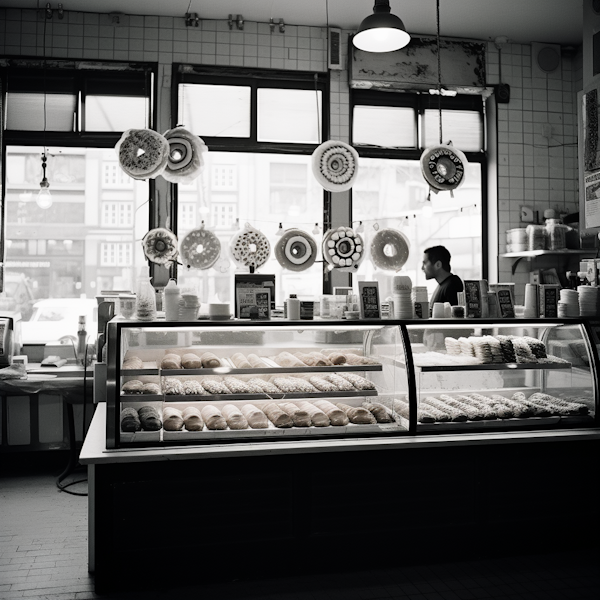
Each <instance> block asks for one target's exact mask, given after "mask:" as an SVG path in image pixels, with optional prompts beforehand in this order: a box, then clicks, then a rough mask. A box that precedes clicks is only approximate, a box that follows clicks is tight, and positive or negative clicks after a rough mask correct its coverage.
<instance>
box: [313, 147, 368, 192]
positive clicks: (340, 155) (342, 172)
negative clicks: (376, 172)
mask: <svg viewBox="0 0 600 600" xmlns="http://www.w3.org/2000/svg"><path fill="white" fill-rule="evenodd" d="M312 170H313V174H314V176H315V178H316V180H317V181H318V182H319V184H320V185H321V186H323V187H324V188H325V189H326V190H327V191H328V192H344V191H346V190H349V189H350V188H351V187H352V186H353V185H354V181H355V179H356V176H357V175H358V152H356V150H355V149H354V148H353V147H352V146H350V145H349V144H345V143H344V142H338V141H334V140H329V141H327V142H323V143H322V144H320V145H319V146H318V147H317V149H316V150H315V151H314V152H313V155H312Z"/></svg>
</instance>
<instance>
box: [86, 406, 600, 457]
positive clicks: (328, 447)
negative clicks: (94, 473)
mask: <svg viewBox="0 0 600 600" xmlns="http://www.w3.org/2000/svg"><path fill="white" fill-rule="evenodd" d="M584 439H585V440H600V429H557V430H553V431H503V432H485V433H462V434H458V435H456V434H450V435H449V434H438V435H419V436H394V437H385V438H384V437H377V438H352V439H339V438H337V439H332V440H327V439H324V440H310V439H308V440H298V441H288V442H285V441H280V442H276V443H273V442H258V443H257V442H243V443H239V444H210V445H203V446H162V447H160V448H121V449H117V450H107V449H106V404H105V403H100V404H98V406H97V407H96V412H95V414H94V418H93V420H92V423H91V425H90V428H89V430H88V433H87V436H86V438H85V441H84V443H83V448H82V449H81V453H80V455H79V462H81V463H82V464H111V463H132V462H154V461H170V460H171V461H172V460H198V459H206V458H224V457H232V456H235V455H239V456H249V455H252V456H260V455H270V454H297V453H299V452H303V453H306V452H311V453H318V452H347V451H357V450H384V449H393V450H402V449H406V448H431V447H443V446H477V445H489V444H513V443H536V442H549V441H576V440H584Z"/></svg>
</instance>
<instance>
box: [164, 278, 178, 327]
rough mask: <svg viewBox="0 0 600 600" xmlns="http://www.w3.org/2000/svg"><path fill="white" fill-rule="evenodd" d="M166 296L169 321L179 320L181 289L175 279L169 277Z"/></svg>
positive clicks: (167, 318) (166, 311) (166, 317)
mask: <svg viewBox="0 0 600 600" xmlns="http://www.w3.org/2000/svg"><path fill="white" fill-rule="evenodd" d="M164 298H165V302H164V309H165V319H166V320H167V321H177V320H178V319H179V301H180V299H181V291H180V289H179V287H177V282H176V281H175V280H174V279H169V283H167V285H166V286H165V290H164Z"/></svg>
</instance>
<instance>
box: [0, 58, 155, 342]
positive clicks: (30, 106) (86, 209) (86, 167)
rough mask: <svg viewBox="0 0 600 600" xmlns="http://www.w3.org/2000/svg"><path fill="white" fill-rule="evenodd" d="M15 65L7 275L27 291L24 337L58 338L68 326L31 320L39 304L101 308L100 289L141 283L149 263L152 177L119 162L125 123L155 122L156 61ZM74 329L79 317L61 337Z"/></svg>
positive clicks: (8, 152) (11, 74)
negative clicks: (114, 66)
mask: <svg viewBox="0 0 600 600" xmlns="http://www.w3.org/2000/svg"><path fill="white" fill-rule="evenodd" d="M8 64H9V66H8V67H5V68H3V69H1V73H0V74H1V75H2V77H3V80H4V81H6V82H7V86H6V89H8V90H10V93H9V94H7V97H6V105H5V107H4V108H5V110H6V125H7V128H6V130H5V131H4V141H5V161H6V166H7V169H6V171H5V183H6V185H5V186H4V188H3V198H2V200H3V202H4V207H5V210H4V219H5V222H4V224H3V225H4V226H3V230H4V231H5V240H4V248H5V277H6V280H7V281H15V282H18V283H19V286H18V287H19V288H20V289H26V290H27V291H28V294H23V293H20V295H19V298H20V300H19V302H17V303H16V304H15V305H18V309H19V310H20V312H21V313H22V315H23V318H24V319H25V320H26V322H27V327H23V341H24V342H25V343H28V342H35V343H37V342H40V341H52V340H55V339H57V337H56V332H57V331H58V330H59V329H60V328H56V329H55V330H53V331H52V332H47V334H48V336H50V337H45V336H46V334H43V335H42V332H41V330H40V329H39V327H37V326H35V324H34V323H33V322H32V323H31V324H30V323H29V322H28V321H27V320H28V319H30V318H31V317H32V316H33V315H35V314H38V313H39V314H41V312H40V311H38V312H37V313H36V312H35V310H34V305H35V306H37V307H41V306H43V304H42V303H44V302H45V303H55V302H56V303H57V304H56V306H68V305H69V303H68V302H65V300H68V301H77V302H88V303H91V304H93V305H94V306H95V305H96V300H95V296H96V295H97V294H100V292H101V291H102V290H107V289H117V290H127V289H134V288H135V280H136V276H137V274H138V273H139V270H140V268H142V267H145V266H146V265H147V264H148V263H147V261H146V259H145V257H144V254H143V250H142V246H141V243H140V241H141V239H142V237H143V236H144V234H145V233H146V231H148V229H149V217H150V210H149V203H148V197H149V184H148V182H147V181H137V180H133V179H131V178H130V177H128V176H127V175H126V174H125V173H124V172H123V171H122V170H121V169H120V167H119V164H118V161H117V160H116V158H115V150H114V147H115V145H116V143H117V142H118V140H119V138H120V137H121V135H122V131H123V129H124V128H129V127H148V126H149V124H150V123H151V122H152V115H151V113H150V110H149V107H150V106H151V105H152V103H151V90H152V80H153V73H152V68H155V67H146V66H144V65H135V66H134V67H130V66H129V65H122V68H123V70H122V71H119V72H105V71H102V69H101V67H100V65H99V64H98V63H95V64H94V66H93V68H89V67H90V65H86V67H87V68H82V67H83V66H84V65H83V63H77V62H73V61H71V62H64V63H63V62H61V61H59V60H56V61H52V67H50V66H49V67H47V68H46V69H39V68H37V65H39V62H38V63H37V65H35V64H34V66H28V64H27V61H25V60H19V61H18V64H14V65H13V64H12V63H11V61H8ZM4 81H3V83H4ZM115 105H118V106H119V110H118V111H116V110H114V108H113V107H114V106H115ZM109 113H110V114H109ZM125 123H127V126H125ZM42 155H45V156H46V177H47V179H48V181H49V183H50V188H49V189H50V194H51V203H50V206H48V207H46V208H42V205H40V204H39V203H38V192H39V190H40V181H41V179H42ZM9 293H10V291H9V290H8V289H7V291H6V292H5V293H3V294H2V295H3V296H5V295H7V294H9ZM86 299H87V300H86ZM44 306H45V305H44ZM48 306H50V305H48ZM40 310H41V309H40ZM91 315H92V313H91V311H90V316H91ZM29 325H31V326H29ZM69 326H70V325H69ZM76 328H77V323H76V319H75V322H74V323H73V327H72V330H69V329H68V328H66V329H65V327H62V330H61V331H60V335H65V334H69V333H70V334H75V333H76ZM93 328H94V325H93V324H90V325H89V330H90V331H93ZM30 336H32V337H30Z"/></svg>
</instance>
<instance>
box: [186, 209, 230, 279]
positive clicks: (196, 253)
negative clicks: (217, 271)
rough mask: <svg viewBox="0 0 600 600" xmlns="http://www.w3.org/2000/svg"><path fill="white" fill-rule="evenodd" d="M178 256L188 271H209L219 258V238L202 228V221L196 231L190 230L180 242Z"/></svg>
mask: <svg viewBox="0 0 600 600" xmlns="http://www.w3.org/2000/svg"><path fill="white" fill-rule="evenodd" d="M179 254H180V256H181V259H182V261H183V264H184V265H185V266H186V267H187V268H188V269H200V270H203V271H204V270H206V269H210V268H211V267H212V266H213V265H214V264H215V263H216V262H217V261H218V260H219V257H220V256H221V242H220V241H219V238H218V237H217V236H216V235H215V234H214V233H213V232H212V231H208V229H206V228H205V226H204V221H202V225H201V226H200V227H199V228H198V229H192V231H190V232H189V233H188V234H187V235H186V236H185V237H184V238H183V240H181V244H180V247H179Z"/></svg>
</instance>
